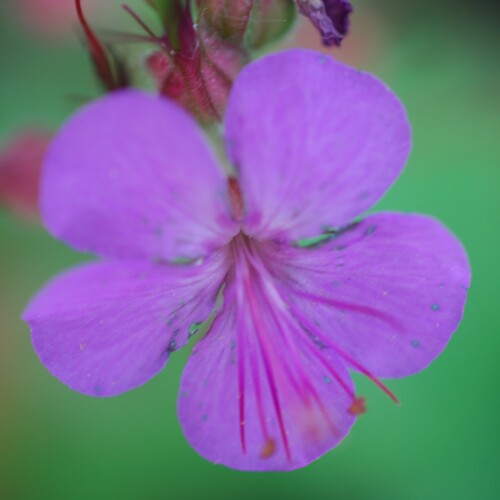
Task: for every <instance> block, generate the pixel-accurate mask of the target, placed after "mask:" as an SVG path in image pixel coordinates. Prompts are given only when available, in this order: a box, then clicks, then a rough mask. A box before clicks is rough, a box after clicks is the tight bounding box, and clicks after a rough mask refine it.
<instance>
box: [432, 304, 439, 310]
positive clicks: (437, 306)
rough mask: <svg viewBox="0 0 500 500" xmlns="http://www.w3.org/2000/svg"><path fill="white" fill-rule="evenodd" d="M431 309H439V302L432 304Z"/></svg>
mask: <svg viewBox="0 0 500 500" xmlns="http://www.w3.org/2000/svg"><path fill="white" fill-rule="evenodd" d="M431 309H432V310H433V311H439V304H432V306H431Z"/></svg>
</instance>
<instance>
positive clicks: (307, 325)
mask: <svg viewBox="0 0 500 500" xmlns="http://www.w3.org/2000/svg"><path fill="white" fill-rule="evenodd" d="M291 311H292V314H293V315H294V316H295V317H296V318H297V320H298V321H299V322H300V323H302V325H303V327H305V329H306V330H309V331H310V332H313V333H314V334H315V335H316V336H317V337H318V338H319V339H320V340H321V342H323V343H324V344H325V345H326V346H327V347H331V348H332V349H333V350H334V351H335V352H336V353H337V354H339V356H341V357H342V358H343V359H345V360H346V361H347V363H349V364H350V365H352V366H353V367H354V368H356V369H357V370H359V371H360V372H361V373H362V374H363V375H365V376H366V377H368V378H369V379H370V380H371V381H372V382H373V383H374V384H376V385H377V386H378V387H379V388H380V389H382V390H383V391H384V392H385V393H386V394H387V395H388V396H389V397H390V398H391V399H392V400H393V401H394V402H395V403H396V404H399V400H398V398H397V397H396V396H395V395H394V393H393V392H392V391H391V390H390V389H389V388H388V387H386V386H385V385H384V384H383V383H382V382H381V381H380V380H379V379H378V378H377V377H375V376H374V375H373V374H372V373H370V372H369V371H368V370H367V369H366V368H365V367H364V366H363V365H361V364H360V363H358V362H357V361H355V360H354V359H352V358H351V357H350V356H349V355H348V354H347V353H345V352H344V351H343V350H342V349H341V348H340V347H338V346H337V345H336V344H335V343H333V342H332V341H331V340H329V339H325V337H324V335H323V332H321V330H319V329H318V328H317V327H316V326H315V325H313V324H312V323H311V322H310V321H309V320H307V319H306V318H305V317H304V316H303V315H302V314H301V313H300V312H299V311H298V310H297V308H295V307H293V306H291Z"/></svg>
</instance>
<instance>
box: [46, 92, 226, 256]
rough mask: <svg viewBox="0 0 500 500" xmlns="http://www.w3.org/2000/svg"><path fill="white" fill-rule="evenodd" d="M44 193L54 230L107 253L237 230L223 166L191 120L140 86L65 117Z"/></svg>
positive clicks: (209, 238)
mask: <svg viewBox="0 0 500 500" xmlns="http://www.w3.org/2000/svg"><path fill="white" fill-rule="evenodd" d="M41 197H42V199H41V203H42V213H43V219H44V221H45V224H46V225H47V227H48V228H49V230H50V231H51V232H52V233H53V234H54V235H55V236H57V237H59V238H61V239H63V240H64V241H66V242H67V243H69V244H70V245H73V246H74V247H76V248H78V249H80V250H84V251H92V252H96V253H98V254H101V255H105V256H111V257H119V258H155V259H167V260H170V259H174V258H177V257H198V256H200V255H205V254H207V253H208V252H209V251H211V250H212V249H214V248H216V247H219V246H221V245H223V244H224V243H226V242H227V241H229V239H230V238H231V236H232V234H233V233H234V231H235V228H234V224H233V223H232V222H231V220H230V217H229V215H228V213H229V212H228V207H227V203H228V202H227V194H226V180H225V176H224V174H223V173H222V171H220V170H219V169H218V166H217V163H216V160H215V158H214V155H213V154H212V152H211V151H210V148H209V147H208V145H207V143H206V141H205V140H204V138H203V136H202V135H201V133H200V131H199V130H198V127H197V125H196V123H195V122H194V120H193V119H192V118H191V117H190V116H189V115H188V114H187V113H186V112H185V111H183V110H182V109H180V108H179V107H178V106H177V105H175V104H174V103H172V102H170V101H169V100H167V99H165V98H160V97H155V96H152V95H148V94H145V93H141V92H138V91H131V90H129V91H120V92H115V93H113V94H109V95H107V96H106V97H104V98H102V99H100V100H98V101H96V102H94V103H92V104H90V105H88V106H86V107H84V108H83V109H82V110H80V111H79V112H78V113H77V114H76V115H75V116H74V117H73V118H72V119H70V121H69V122H68V123H67V124H66V125H65V126H64V127H63V129H62V130H61V131H60V133H59V134H58V136H57V137H56V139H55V141H54V142H53V144H52V146H51V147H50V149H49V153H48V155H47V159H46V162H45V170H44V173H43V179H42V193H41Z"/></svg>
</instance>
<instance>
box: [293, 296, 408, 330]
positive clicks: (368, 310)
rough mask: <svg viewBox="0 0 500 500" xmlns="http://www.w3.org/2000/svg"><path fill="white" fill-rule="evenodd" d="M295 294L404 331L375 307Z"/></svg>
mask: <svg viewBox="0 0 500 500" xmlns="http://www.w3.org/2000/svg"><path fill="white" fill-rule="evenodd" d="M294 293H295V295H298V296H300V297H304V298H307V299H309V300H312V301H315V302H320V303H322V304H326V305H329V306H332V307H335V308H336V309H340V310H342V311H350V312H355V313H360V314H364V315H366V316H372V317H374V318H377V319H380V320H382V321H385V322H386V323H388V324H390V325H391V326H392V327H393V328H394V329H396V330H399V331H402V330H403V326H402V325H401V324H400V323H399V321H397V320H396V319H394V318H393V317H391V316H389V315H388V314H385V313H384V312H382V311H379V310H378V309H374V308H373V307H368V306H363V305H360V304H353V303H352V302H343V301H341V300H333V299H329V298H328V297H322V296H320V295H314V294H312V293H306V292H303V291H301V290H294Z"/></svg>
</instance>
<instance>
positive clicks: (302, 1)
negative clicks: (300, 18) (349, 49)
mask: <svg viewBox="0 0 500 500" xmlns="http://www.w3.org/2000/svg"><path fill="white" fill-rule="evenodd" d="M297 5H298V7H299V10H300V12H301V13H302V14H304V15H305V16H307V17H308V18H309V19H310V20H311V22H312V23H313V24H314V26H316V29H317V30H318V31H319V32H320V34H321V38H322V40H323V43H324V44H325V45H327V46H330V45H337V46H339V45H340V44H341V43H342V40H343V38H344V36H345V35H346V34H347V32H348V30H349V16H350V14H351V12H352V5H351V4H350V2H348V1H347V0H297Z"/></svg>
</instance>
